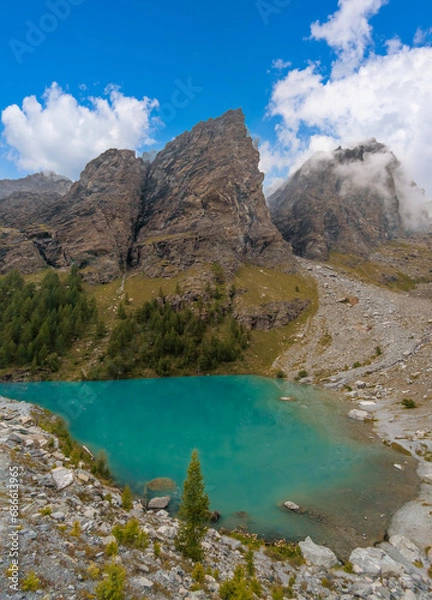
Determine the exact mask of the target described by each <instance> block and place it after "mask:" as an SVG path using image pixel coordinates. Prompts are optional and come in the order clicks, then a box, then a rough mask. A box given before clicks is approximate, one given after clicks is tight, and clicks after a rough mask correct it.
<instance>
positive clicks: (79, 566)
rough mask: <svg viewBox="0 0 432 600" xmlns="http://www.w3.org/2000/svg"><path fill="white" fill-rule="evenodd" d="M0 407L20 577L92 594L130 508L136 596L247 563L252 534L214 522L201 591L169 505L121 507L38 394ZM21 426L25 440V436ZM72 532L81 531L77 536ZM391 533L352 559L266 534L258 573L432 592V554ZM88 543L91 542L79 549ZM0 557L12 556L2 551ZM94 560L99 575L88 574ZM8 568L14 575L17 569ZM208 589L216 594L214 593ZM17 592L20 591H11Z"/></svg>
mask: <svg viewBox="0 0 432 600" xmlns="http://www.w3.org/2000/svg"><path fill="white" fill-rule="evenodd" d="M37 410H38V407H37V406H36V411H37ZM0 415H1V418H0V423H1V426H0V450H1V451H0V473H1V475H2V477H1V483H2V484H3V485H4V481H3V480H4V479H5V477H4V476H6V473H7V472H8V469H9V467H10V466H11V463H13V465H14V466H15V467H16V468H18V469H19V470H20V473H21V476H20V486H21V494H20V503H21V506H20V509H21V512H20V529H21V532H20V536H21V543H20V548H21V549H20V565H19V574H20V581H22V580H23V578H24V577H27V576H28V575H29V573H30V572H32V571H33V572H35V577H38V578H40V581H41V586H42V587H43V588H44V593H45V594H47V593H48V594H50V593H56V594H60V593H62V594H65V596H64V597H72V596H71V593H74V594H77V593H78V594H86V593H87V595H89V594H92V593H93V592H94V588H95V586H96V584H97V581H100V580H101V578H102V574H103V569H104V566H106V565H107V564H109V562H110V560H111V559H110V558H109V556H108V555H107V552H106V548H107V547H108V544H109V543H112V541H113V539H114V538H113V537H112V531H113V526H114V525H115V524H124V523H126V522H127V521H128V520H129V519H131V518H135V519H136V520H137V521H138V523H139V526H140V527H142V528H143V530H144V531H146V532H147V535H148V538H149V542H148V544H149V545H148V548H147V549H146V550H144V551H143V550H131V549H128V548H124V547H123V546H120V547H119V551H118V555H117V556H116V558H115V561H116V563H117V564H119V565H121V566H122V567H123V568H124V569H125V572H127V597H130V598H132V597H136V595H137V594H138V595H139V594H140V593H141V594H142V591H143V587H144V588H145V592H146V596H147V597H149V598H155V599H158V600H159V599H160V598H161V597H162V596H161V595H160V594H161V592H162V593H163V596H164V597H170V598H173V599H175V600H182V599H185V598H187V599H189V600H192V598H195V597H200V598H206V597H212V598H219V596H218V591H219V586H220V585H221V583H222V582H224V581H227V580H229V579H230V578H231V577H232V574H233V571H234V568H235V566H237V565H239V564H240V565H241V564H243V565H244V560H245V558H244V557H245V553H246V551H247V549H248V546H247V545H246V544H247V543H248V540H247V539H246V538H244V537H241V536H240V537H237V538H235V537H234V538H233V537H230V536H227V535H222V536H221V535H220V534H219V533H218V532H217V531H215V530H214V529H209V531H208V532H207V534H206V536H205V540H204V543H205V559H204V567H205V568H206V570H207V569H210V568H211V573H212V574H213V573H214V575H215V576H214V577H213V576H206V586H207V587H206V590H207V591H206V592H204V593H203V594H201V595H200V596H197V595H196V587H194V586H195V583H196V582H195V580H194V579H193V577H191V573H192V566H193V565H192V564H190V563H189V562H188V561H185V560H184V558H183V557H181V556H180V555H179V554H178V553H177V552H176V550H175V547H174V536H175V533H176V531H177V528H178V521H177V520H176V519H174V518H172V517H170V516H169V515H168V513H167V512H165V511H163V510H162V511H159V512H156V511H147V512H145V511H143V506H142V505H141V504H140V503H139V502H134V504H133V508H132V510H130V511H125V510H123V509H122V507H121V490H119V489H118V488H117V487H116V486H114V485H107V484H106V483H105V482H103V481H102V482H101V481H99V480H97V479H96V477H95V476H94V475H93V474H92V473H90V472H89V471H86V470H85V469H86V468H85V467H83V468H77V469H75V468H72V469H71V467H70V466H68V463H67V462H65V457H64V455H62V453H61V451H60V450H59V448H58V446H57V444H56V443H55V444H54V445H53V447H51V446H50V444H49V440H50V439H52V438H53V436H52V435H51V434H48V433H46V432H45V431H44V430H41V429H40V428H39V427H38V426H35V424H34V422H33V421H32V404H30V403H27V402H18V401H13V400H7V399H5V398H3V397H0ZM20 431H21V433H20ZM14 432H16V433H14ZM11 434H12V435H11ZM19 436H21V442H19V441H18V440H17V437H19ZM11 438H12V439H11ZM26 438H28V440H27V442H29V441H30V439H33V440H34V441H35V444H34V445H33V444H29V443H25V447H26V448H33V450H30V451H28V452H31V454H32V456H33V458H32V459H31V460H32V463H31V465H30V464H29V460H30V459H29V458H28V457H27V455H26V453H25V448H22V449H21V448H20V447H21V445H23V444H24V440H25V439H26ZM54 438H55V436H54ZM55 439H56V438H55ZM14 448H15V450H14ZM38 448H40V450H38ZM9 452H10V457H9ZM60 465H61V466H60ZM29 467H30V468H29ZM0 487H1V486H0ZM41 490H43V493H41ZM0 491H3V490H0ZM0 497H1V495H0ZM108 497H109V501H107V498H108ZM80 498H82V500H81V499H80ZM6 518H7V513H6V512H5V511H1V513H0V530H2V529H3V528H4V527H5V526H7V523H6V522H5V520H6ZM71 532H75V533H74V534H73V535H74V537H71V536H72V533H71ZM75 536H76V537H75ZM0 539H1V540H2V541H3V539H5V538H3V536H1V537H0ZM390 541H391V542H392V544H395V545H392V544H387V545H386V546H385V549H384V548H383V549H378V548H371V547H369V548H364V547H363V548H355V549H354V550H353V552H352V553H351V555H350V557H349V562H347V563H346V564H345V566H344V565H343V564H341V563H340V562H338V560H337V557H336V556H335V555H334V554H333V553H332V552H331V550H330V549H329V548H328V547H323V546H319V545H316V544H314V543H313V542H312V540H310V539H308V540H306V541H305V542H301V543H300V548H301V552H302V555H303V556H302V557H301V559H300V560H296V561H291V560H290V559H287V558H282V557H281V555H280V554H278V553H279V550H278V548H280V545H278V544H276V546H275V547H269V546H266V545H260V544H259V543H257V544H254V546H253V550H254V552H253V560H254V564H255V568H256V576H257V578H258V580H259V582H260V585H261V586H262V589H263V592H264V595H265V597H270V594H271V592H272V590H273V589H274V586H275V585H277V586H282V587H283V588H284V589H285V590H287V589H288V588H289V590H290V596H289V597H302V598H311V599H312V598H317V597H326V598H328V599H329V600H337V599H338V598H340V597H342V596H343V597H346V598H349V599H350V600H354V597H358V592H359V590H362V592H364V593H365V594H367V595H369V594H372V593H375V594H378V595H379V597H389V596H390V593H391V595H392V597H394V598H395V599H397V600H412V599H413V598H417V599H419V600H427V599H428V598H430V595H431V592H432V581H431V578H430V575H429V576H428V573H427V570H428V568H429V566H430V564H431V560H430V559H431V558H432V557H430V558H428V557H427V556H426V555H424V554H423V553H422V552H421V551H420V550H416V549H415V547H413V546H412V545H411V546H410V545H409V541H408V540H405V539H404V538H397V536H396V538H391V540H390ZM156 543H157V545H158V547H157V546H156ZM407 544H408V546H407ZM0 546H1V544H0ZM80 547H83V548H86V551H85V552H84V551H83V552H75V551H76V550H77V549H79V548H80ZM4 549H5V548H2V550H4ZM35 557H37V560H35ZM413 561H414V562H416V564H413ZM420 561H421V563H422V565H423V566H420ZM0 564H3V565H4V564H5V563H4V556H3V553H0ZM89 565H90V567H91V569H92V573H94V574H95V577H94V578H93V577H91V578H89V577H85V576H84V577H83V576H82V575H83V574H85V573H86V572H87V571H88V568H90V567H89ZM215 569H216V570H217V571H216V570H215ZM216 572H217V574H216ZM4 577H5V582H6V581H7V577H9V576H8V575H7V574H6V575H5V576H4ZM94 579H96V582H95V581H94ZM329 583H330V584H331V585H330V587H329ZM193 592H195V593H193ZM207 592H208V593H211V595H210V596H207V595H206V593H207ZM382 594H384V595H382ZM7 597H9V596H7ZM10 597H11V598H16V597H18V595H14V593H12V595H10ZM19 597H20V598H24V597H25V598H26V599H27V598H28V599H29V600H30V599H33V594H32V595H30V596H28V595H23V594H22V592H21V594H20V595H19ZM77 597H81V596H80V595H78V596H77ZM84 597H87V596H84ZM89 597H90V596H89ZM363 597H365V596H363Z"/></svg>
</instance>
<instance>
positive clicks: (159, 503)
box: [147, 496, 171, 510]
mask: <svg viewBox="0 0 432 600" xmlns="http://www.w3.org/2000/svg"><path fill="white" fill-rule="evenodd" d="M170 500H171V498H170V497H169V496H161V497H158V498H152V499H151V500H150V502H149V503H148V506H147V508H148V509H149V510H161V509H164V508H167V507H168V504H169V503H170Z"/></svg>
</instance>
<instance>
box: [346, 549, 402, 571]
mask: <svg viewBox="0 0 432 600" xmlns="http://www.w3.org/2000/svg"><path fill="white" fill-rule="evenodd" d="M349 560H350V562H351V563H352V565H353V570H354V573H357V574H358V575H365V576H366V577H372V578H376V577H380V576H383V577H390V576H396V577H398V576H400V575H402V574H403V573H404V572H405V569H404V567H403V566H402V565H400V564H399V563H397V562H396V561H395V560H393V559H392V558H390V556H389V555H388V554H387V553H386V552H384V550H381V549H380V548H356V549H355V550H353V551H352V552H351V556H350V559H349Z"/></svg>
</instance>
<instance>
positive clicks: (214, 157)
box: [0, 110, 295, 282]
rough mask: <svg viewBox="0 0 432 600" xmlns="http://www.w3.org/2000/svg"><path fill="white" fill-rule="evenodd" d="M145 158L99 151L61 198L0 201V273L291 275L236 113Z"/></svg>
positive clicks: (95, 277) (97, 277)
mask: <svg viewBox="0 0 432 600" xmlns="http://www.w3.org/2000/svg"><path fill="white" fill-rule="evenodd" d="M145 158H147V157H145ZM151 158H152V160H144V159H142V158H137V157H136V156H135V153H134V152H132V151H129V150H108V151H107V152H104V153H103V154H102V155H101V156H99V157H98V158H96V159H95V160H93V161H91V162H90V163H89V164H88V165H87V166H86V168H85V169H84V171H83V172H82V174H81V177H80V180H79V181H78V182H76V183H74V184H73V185H72V187H70V189H69V190H68V191H67V193H66V194H65V195H64V196H62V197H61V198H60V197H58V195H57V196H56V193H54V192H53V190H51V192H52V193H51V195H50V194H49V193H48V192H49V190H48V189H46V186H45V189H44V193H41V190H39V191H38V193H37V194H36V195H34V191H31V190H28V192H27V193H26V194H27V195H25V193H24V190H23V188H22V187H21V190H20V193H19V194H14V195H13V196H9V198H7V199H6V200H5V201H3V202H6V204H5V205H4V206H5V208H6V209H7V210H2V202H1V201H0V227H3V228H4V229H3V234H4V236H6V231H5V230H6V228H8V229H9V230H8V233H7V237H4V240H3V241H2V242H1V246H0V272H6V271H8V270H9V269H10V268H11V267H12V264H13V265H14V266H15V267H18V268H20V269H21V270H23V271H24V272H29V270H30V271H32V270H34V269H36V270H37V269H39V268H41V266H46V265H51V266H54V267H64V266H68V265H70V264H72V263H74V264H77V265H78V266H79V268H81V269H83V273H84V275H85V277H86V278H87V280H90V281H99V282H107V281H111V280H113V279H115V278H117V277H119V276H121V274H122V273H124V272H126V271H127V270H136V271H142V272H145V273H146V274H148V275H150V276H164V277H167V276H170V275H173V274H176V273H178V272H180V271H182V270H184V269H187V268H189V267H191V266H193V265H199V264H208V263H213V262H219V263H220V264H221V265H222V266H223V267H224V269H226V270H228V271H231V272H234V271H235V270H236V269H237V268H238V267H239V266H240V265H241V264H244V263H252V264H257V265H263V266H272V267H276V266H277V267H280V268H282V269H284V270H287V271H293V270H295V261H294V257H293V255H292V251H291V248H290V246H289V244H287V243H286V242H285V241H284V240H283V238H282V236H281V234H280V233H279V232H278V230H277V229H276V227H275V226H274V225H273V224H272V222H271V219H270V214H269V211H268V208H267V205H266V202H265V198H264V195H263V191H262V183H263V175H262V173H260V171H259V169H258V163H259V153H258V151H257V149H256V148H255V147H254V145H253V142H252V139H251V138H250V137H249V135H248V133H247V129H246V126H245V122H244V115H243V113H242V111H241V110H237V111H229V112H227V113H226V114H224V115H223V116H222V117H220V118H218V119H210V120H209V121H207V122H204V123H199V124H198V125H197V126H196V127H194V128H193V129H192V131H190V132H186V133H184V134H182V135H181V136H179V137H178V138H176V139H175V140H174V141H173V142H171V143H169V144H168V145H167V146H166V148H165V149H164V150H162V151H161V152H159V153H158V154H157V156H156V157H151ZM32 177H33V178H36V179H38V178H39V177H40V176H32ZM43 177H45V176H43ZM27 179H31V178H26V180H27ZM36 179H32V181H36ZM19 181H24V180H19ZM20 185H21V186H22V184H20ZM41 187H42V186H41ZM9 189H11V187H9ZM22 235H24V236H25V238H24V240H23V239H22V237H20V236H22ZM18 240H20V241H18ZM19 246H21V247H24V246H25V247H26V253H25V254H23V253H22V252H20V251H19ZM31 249H33V250H31ZM29 254H31V255H32V256H31V260H30V258H29ZM12 259H13V260H12ZM41 260H42V263H43V264H42V263H41Z"/></svg>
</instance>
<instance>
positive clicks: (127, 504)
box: [122, 485, 133, 510]
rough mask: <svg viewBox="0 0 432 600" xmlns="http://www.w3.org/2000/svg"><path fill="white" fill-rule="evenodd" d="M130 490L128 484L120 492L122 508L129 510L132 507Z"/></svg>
mask: <svg viewBox="0 0 432 600" xmlns="http://www.w3.org/2000/svg"><path fill="white" fill-rule="evenodd" d="M132 498H133V495H132V491H131V489H130V487H129V486H128V485H126V487H125V489H124V490H123V493H122V508H123V509H124V510H131V509H132V506H133V504H132Z"/></svg>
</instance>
